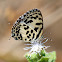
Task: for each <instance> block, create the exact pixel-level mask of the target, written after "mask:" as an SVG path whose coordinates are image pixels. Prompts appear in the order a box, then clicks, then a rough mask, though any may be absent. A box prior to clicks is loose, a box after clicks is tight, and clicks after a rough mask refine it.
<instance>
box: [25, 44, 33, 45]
mask: <svg viewBox="0 0 62 62" xmlns="http://www.w3.org/2000/svg"><path fill="white" fill-rule="evenodd" d="M25 45H33V44H25Z"/></svg>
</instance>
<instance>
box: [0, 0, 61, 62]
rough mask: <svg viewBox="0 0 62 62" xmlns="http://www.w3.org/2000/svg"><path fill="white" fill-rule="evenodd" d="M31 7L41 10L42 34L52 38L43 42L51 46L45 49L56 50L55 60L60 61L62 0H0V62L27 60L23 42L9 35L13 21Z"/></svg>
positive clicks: (21, 61)
mask: <svg viewBox="0 0 62 62" xmlns="http://www.w3.org/2000/svg"><path fill="white" fill-rule="evenodd" d="M33 8H38V9H40V10H41V12H42V14H43V20H44V32H43V34H44V36H46V37H48V38H50V39H52V41H51V40H49V41H48V42H47V43H46V44H45V45H49V46H51V47H50V48H48V49H47V51H53V50H54V51H56V52H57V60H56V62H62V0H0V62H27V60H26V59H25V58H24V54H25V53H26V52H27V51H24V50H23V48H24V47H25V45H24V42H23V41H16V40H14V39H13V38H11V39H10V40H9V37H10V35H11V27H12V25H13V24H14V22H15V21H16V20H17V19H18V18H19V16H21V15H22V14H24V13H25V12H27V11H29V10H30V9H33ZM9 23H10V24H9Z"/></svg>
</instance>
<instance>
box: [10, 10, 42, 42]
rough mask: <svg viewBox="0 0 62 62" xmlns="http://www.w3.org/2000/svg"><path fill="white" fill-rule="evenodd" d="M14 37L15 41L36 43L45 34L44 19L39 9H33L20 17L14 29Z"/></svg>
mask: <svg viewBox="0 0 62 62" xmlns="http://www.w3.org/2000/svg"><path fill="white" fill-rule="evenodd" d="M11 33H12V37H13V38H14V39H15V40H23V41H25V42H27V41H28V42H32V41H33V42H34V41H36V40H37V39H39V38H40V37H41V35H42V33H43V17H42V14H41V12H40V10H38V9H32V10H30V11H28V12H26V13H25V14H24V15H22V16H21V17H19V19H18V20H17V21H16V22H15V24H14V25H13V27H12V31H11Z"/></svg>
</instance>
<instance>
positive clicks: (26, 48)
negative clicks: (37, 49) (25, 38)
mask: <svg viewBox="0 0 62 62" xmlns="http://www.w3.org/2000/svg"><path fill="white" fill-rule="evenodd" d="M31 48H32V47H25V48H24V50H28V49H31Z"/></svg>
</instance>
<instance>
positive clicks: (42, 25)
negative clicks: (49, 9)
mask: <svg viewBox="0 0 62 62" xmlns="http://www.w3.org/2000/svg"><path fill="white" fill-rule="evenodd" d="M42 29H43V24H42V28H40V31H39V33H38V34H37V36H36V39H37V38H38V37H39V35H40V33H41V31H42ZM36 39H35V40H36Z"/></svg>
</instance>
